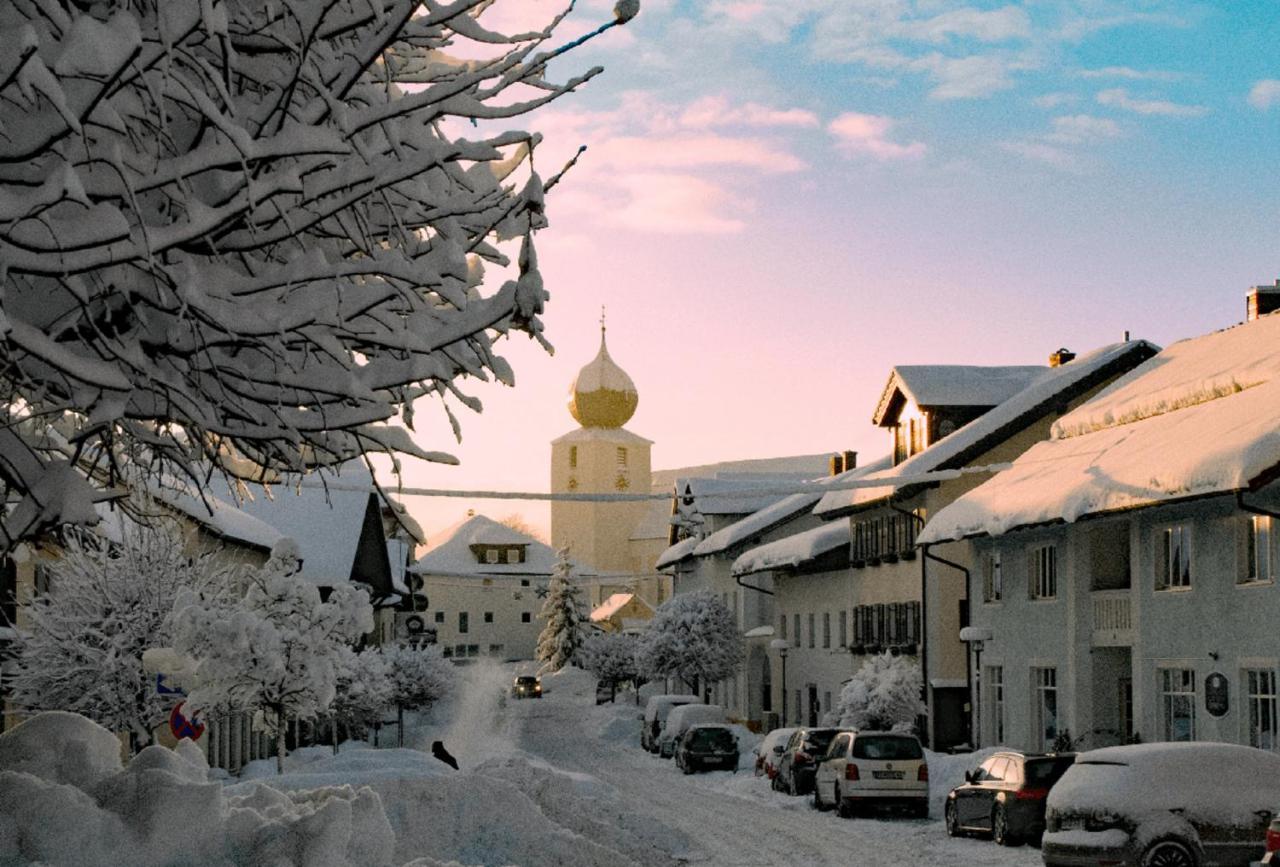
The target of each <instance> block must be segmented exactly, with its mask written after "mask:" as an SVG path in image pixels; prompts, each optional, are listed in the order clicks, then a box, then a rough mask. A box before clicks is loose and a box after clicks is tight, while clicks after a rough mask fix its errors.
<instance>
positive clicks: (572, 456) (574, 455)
mask: <svg viewBox="0 0 1280 867" xmlns="http://www.w3.org/2000/svg"><path fill="white" fill-rule="evenodd" d="M569 466H570V467H576V466H578V447H577V446H569Z"/></svg>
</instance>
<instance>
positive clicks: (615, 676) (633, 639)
mask: <svg viewBox="0 0 1280 867" xmlns="http://www.w3.org/2000/svg"><path fill="white" fill-rule="evenodd" d="M639 649H640V639H639V638H638V637H637V636H634V635H626V634H624V633H621V632H606V633H603V634H600V635H593V636H591V637H590V638H588V639H587V641H586V644H584V645H583V647H582V651H581V653H580V654H579V664H580V665H581V666H582V667H583V668H585V669H586V670H587V671H589V672H591V673H592V674H594V675H595V676H596V677H597V678H599V679H600V680H602V681H604V682H605V683H608V684H610V685H611V686H613V687H617V685H618V684H620V683H624V682H626V681H630V682H632V683H633V684H637V685H638V682H639V681H640V679H641V675H640V668H639V665H638V663H637V661H636V653H637V651H638V650H639Z"/></svg>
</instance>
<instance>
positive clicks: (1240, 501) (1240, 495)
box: [1236, 491, 1280, 518]
mask: <svg viewBox="0 0 1280 867" xmlns="http://www.w3.org/2000/svg"><path fill="white" fill-rule="evenodd" d="M1236 505H1237V506H1239V507H1240V509H1241V510H1242V511H1245V512H1249V513H1251V514H1254V515H1262V516H1263V517H1264V518H1280V512H1269V511H1267V510H1266V509H1264V508H1262V507H1261V506H1253V505H1250V504H1249V503H1246V502H1245V501H1244V491H1236Z"/></svg>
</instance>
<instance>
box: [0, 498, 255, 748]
mask: <svg viewBox="0 0 1280 867" xmlns="http://www.w3.org/2000/svg"><path fill="white" fill-rule="evenodd" d="M153 521H154V522H155V523H154V524H152V525H139V524H134V523H132V522H129V521H125V522H123V523H122V526H121V537H120V540H119V542H110V541H108V540H106V539H104V538H102V537H99V536H95V535H93V534H91V533H89V532H87V531H83V530H75V529H68V531H67V532H66V533H65V539H64V544H63V546H62V550H61V555H60V556H58V557H57V558H55V559H52V560H50V561H48V564H47V566H46V568H47V569H48V570H49V575H50V581H49V591H48V592H47V593H44V594H41V595H39V596H37V597H36V598H35V599H33V600H32V601H31V604H30V605H28V606H27V607H26V610H25V612H24V616H23V618H22V620H23V628H22V629H21V630H18V631H17V636H16V638H15V639H14V641H13V643H12V645H11V647H10V655H9V659H8V661H7V664H6V665H5V666H4V682H5V683H6V685H7V686H8V688H9V690H10V694H9V700H10V701H12V702H13V703H14V705H16V706H17V707H19V708H22V709H23V710H26V711H33V712H34V711H42V710H65V711H73V712H75V713H78V714H81V715H83V716H86V717H88V718H89V719H91V720H93V721H94V722H96V723H98V724H99V725H102V726H104V727H105V728H108V729H111V730H112V731H115V732H128V733H129V735H130V742H131V743H132V744H134V745H136V746H137V747H138V748H141V747H144V746H146V745H148V744H149V743H151V740H152V732H153V730H154V729H155V728H156V727H158V726H160V725H162V724H163V723H164V722H165V720H166V719H167V718H168V716H169V711H170V710H171V708H172V705H173V701H174V700H173V697H172V696H161V695H159V694H158V693H157V691H156V684H155V679H154V678H153V677H149V676H148V675H147V674H146V672H145V670H144V668H143V664H142V655H143V653H144V652H146V651H147V650H150V649H152V648H159V647H168V646H170V644H171V643H172V641H173V628H172V613H173V605H174V600H175V599H177V597H178V595H179V593H180V592H182V591H185V590H192V591H196V592H200V593H204V594H206V595H208V596H209V597H210V598H218V597H220V596H224V595H225V594H227V593H229V592H230V591H232V590H234V588H235V587H236V584H237V581H238V575H239V573H240V572H241V569H239V568H238V567H236V566H234V565H231V564H229V563H228V562H226V561H225V560H220V559H219V558H217V557H216V556H215V555H213V554H209V553H204V554H202V553H194V552H189V551H188V549H187V546H186V545H184V544H183V538H182V534H181V532H180V530H179V528H178V527H177V525H176V524H175V523H174V522H173V520H172V519H161V518H154V517H153Z"/></svg>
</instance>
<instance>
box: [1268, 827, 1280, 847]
mask: <svg viewBox="0 0 1280 867" xmlns="http://www.w3.org/2000/svg"><path fill="white" fill-rule="evenodd" d="M1267 851H1268V852H1280V822H1272V823H1271V827H1270V828H1268V829H1267Z"/></svg>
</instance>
